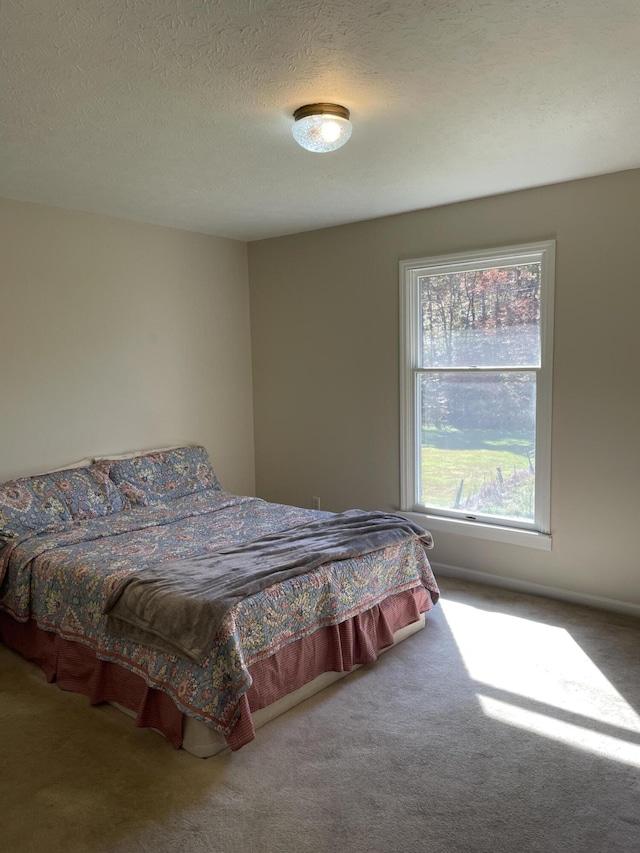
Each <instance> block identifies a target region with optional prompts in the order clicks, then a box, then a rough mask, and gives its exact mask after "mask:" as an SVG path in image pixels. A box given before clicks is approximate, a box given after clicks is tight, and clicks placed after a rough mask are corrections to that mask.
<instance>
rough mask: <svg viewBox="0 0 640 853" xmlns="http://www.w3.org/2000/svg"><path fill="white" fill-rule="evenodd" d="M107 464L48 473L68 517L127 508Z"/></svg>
mask: <svg viewBox="0 0 640 853" xmlns="http://www.w3.org/2000/svg"><path fill="white" fill-rule="evenodd" d="M109 467H110V466H109V464H108V463H105V462H98V463H97V464H96V465H90V466H89V467H87V468H70V469H68V470H66V471H55V472H54V473H52V474H49V479H50V480H51V482H52V483H53V485H54V486H55V488H56V489H57V491H58V494H59V495H60V497H61V498H62V500H63V501H64V503H65V504H66V506H67V508H68V510H69V513H70V514H71V518H72V519H85V518H99V517H101V516H104V515H112V514H113V513H114V512H121V511H122V510H124V509H129V502H128V501H127V500H126V499H125V497H124V496H123V495H122V493H121V492H120V491H119V490H118V489H117V487H116V485H115V483H114V482H113V481H112V480H111V479H110V478H109Z"/></svg>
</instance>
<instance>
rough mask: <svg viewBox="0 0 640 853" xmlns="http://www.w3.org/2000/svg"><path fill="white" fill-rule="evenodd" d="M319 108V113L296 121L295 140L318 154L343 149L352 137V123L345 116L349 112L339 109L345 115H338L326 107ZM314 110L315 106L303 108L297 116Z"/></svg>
mask: <svg viewBox="0 0 640 853" xmlns="http://www.w3.org/2000/svg"><path fill="white" fill-rule="evenodd" d="M318 106H319V110H318V113H316V114H310V115H302V116H300V118H297V119H296V121H295V123H294V125H293V138H294V139H295V140H296V142H297V143H298V144H299V145H302V147H303V148H306V149H307V151H314V152H316V153H324V152H326V151H335V150H336V149H337V148H341V147H342V146H343V145H344V144H345V142H347V141H348V140H349V137H350V136H351V130H352V126H351V122H350V121H349V119H348V118H345V117H344V114H346V116H348V115H349V111H348V110H347V109H346V108H345V107H339V108H338V109H339V110H340V111H341V112H342V113H343V115H339V114H338V115H337V114H335V113H331V112H328V111H327V108H326V106H325V105H318ZM312 108H313V105H310V106H309V107H301V108H300V110H296V113H295V115H297V114H298V113H299V112H301V111H306V110H309V111H310V110H311V109H312Z"/></svg>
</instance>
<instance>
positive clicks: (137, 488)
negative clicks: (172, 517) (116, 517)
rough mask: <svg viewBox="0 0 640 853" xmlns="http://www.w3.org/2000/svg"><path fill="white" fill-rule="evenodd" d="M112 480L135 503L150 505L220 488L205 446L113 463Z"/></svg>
mask: <svg viewBox="0 0 640 853" xmlns="http://www.w3.org/2000/svg"><path fill="white" fill-rule="evenodd" d="M109 474H110V477H111V479H112V480H113V481H114V482H115V483H116V484H117V486H118V488H119V489H120V491H121V492H122V494H123V495H124V496H125V497H126V498H127V499H128V500H130V501H131V503H132V504H139V505H142V506H148V505H149V504H152V503H157V502H158V501H163V500H167V499H170V498H179V497H183V496H184V495H190V494H193V493H194V492H202V491H204V490H205V489H219V488H220V483H219V482H218V478H217V477H216V475H215V474H214V472H213V468H212V467H211V462H210V461H209V456H208V454H207V451H206V450H205V449H204V447H178V448H176V449H175V450H167V451H163V452H158V453H147V454H145V455H144V456H136V457H135V458H133V459H122V460H119V461H117V462H112V463H111V469H110V471H109Z"/></svg>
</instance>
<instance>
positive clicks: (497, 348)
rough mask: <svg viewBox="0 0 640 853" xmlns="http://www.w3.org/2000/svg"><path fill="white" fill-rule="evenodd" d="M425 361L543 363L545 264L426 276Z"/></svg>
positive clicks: (501, 364)
mask: <svg viewBox="0 0 640 853" xmlns="http://www.w3.org/2000/svg"><path fill="white" fill-rule="evenodd" d="M420 292H421V303H422V367H519V366H522V367H539V365H540V264H539V263H535V264H522V265H520V266H515V267H501V268H499V269H491V270H472V271H470V272H460V273H450V274H447V275H429V276H423V277H421V278H420Z"/></svg>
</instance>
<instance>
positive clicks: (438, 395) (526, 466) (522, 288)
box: [400, 241, 555, 547]
mask: <svg viewBox="0 0 640 853" xmlns="http://www.w3.org/2000/svg"><path fill="white" fill-rule="evenodd" d="M554 252H555V243H554V242H553V241H548V242H544V243H534V244H529V245H523V246H513V247H509V248H504V249H493V250H490V251H481V252H469V253H464V254H459V255H450V256H448V257H439V258H423V259H421V260H415V261H403V262H402V263H401V264H400V279H401V281H400V287H401V299H402V304H401V346H402V353H401V374H402V375H401V440H402V467H401V472H402V474H401V476H402V502H403V504H402V508H403V510H404V511H406V512H417V513H422V514H427V515H428V516H429V523H430V525H431V526H432V527H433V528H434V529H438V527H437V523H438V522H441V523H442V526H441V527H440V529H446V530H455V531H456V532H460V533H470V534H471V535H480V536H483V537H484V538H492V539H502V540H504V541H513V542H524V540H525V539H526V538H528V539H529V542H528V543H525V544H534V545H536V546H537V547H550V539H549V537H548V535H546V534H549V531H550V517H549V516H550V513H549V502H550V463H551V362H552V340H553V328H552V323H553V316H552V310H553V273H554ZM523 533H526V534H528V537H525V536H522V535H520V534H523ZM509 534H511V535H509ZM531 534H537V536H535V535H534V536H533V537H532V536H531ZM532 539H537V541H532ZM541 539H546V540H548V544H545V543H543V542H541V541H540V540H541Z"/></svg>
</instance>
